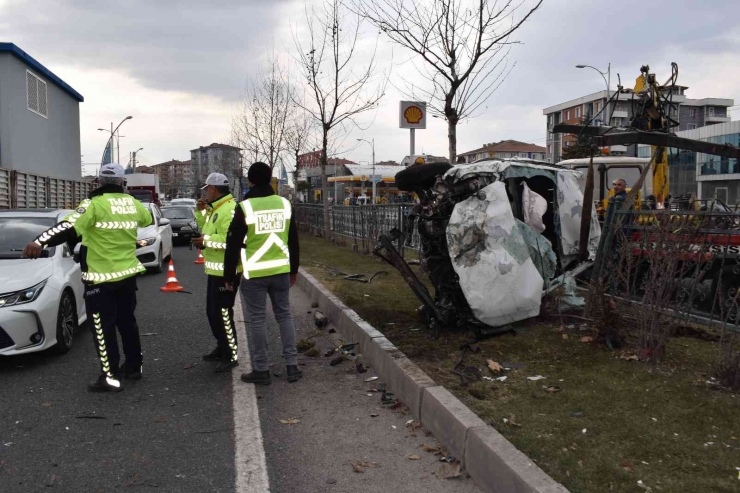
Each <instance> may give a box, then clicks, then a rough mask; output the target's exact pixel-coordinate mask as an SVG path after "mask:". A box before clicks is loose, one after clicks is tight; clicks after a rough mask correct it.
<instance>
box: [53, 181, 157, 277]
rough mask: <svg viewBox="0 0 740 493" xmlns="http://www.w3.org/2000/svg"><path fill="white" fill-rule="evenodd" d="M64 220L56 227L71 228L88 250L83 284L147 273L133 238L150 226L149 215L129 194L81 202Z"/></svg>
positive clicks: (106, 194)
mask: <svg viewBox="0 0 740 493" xmlns="http://www.w3.org/2000/svg"><path fill="white" fill-rule="evenodd" d="M64 221H66V223H65V222H62V223H61V224H60V225H58V226H57V227H68V226H67V224H69V225H71V227H73V228H74V229H75V232H76V233H77V234H78V235H79V236H82V244H83V245H84V246H86V247H87V255H86V257H85V261H86V262H85V263H86V264H87V271H86V272H83V273H82V280H83V281H86V282H88V283H92V284H100V283H103V282H115V281H120V280H123V279H126V278H128V277H132V276H135V275H137V274H138V273H140V272H144V271H145V270H146V269H145V268H144V266H143V265H141V263H140V262H139V260H138V259H137V258H136V237H137V232H138V228H144V227H146V226H149V225H150V224H151V223H152V215H151V213H150V212H149V209H147V208H146V207H144V205H143V204H142V203H141V202H139V201H138V200H136V199H135V198H134V197H132V196H131V195H127V194H125V193H104V194H102V195H97V196H95V197H93V198H92V199H86V200H83V201H82V202H81V203H80V205H79V206H78V207H77V209H76V210H75V211H74V212H73V213H71V214H69V215H68V216H67V217H66V218H65V219H64ZM52 229H53V228H52ZM43 236H44V235H43V234H42V235H41V236H40V237H39V241H40V242H42V243H43V241H44V238H43Z"/></svg>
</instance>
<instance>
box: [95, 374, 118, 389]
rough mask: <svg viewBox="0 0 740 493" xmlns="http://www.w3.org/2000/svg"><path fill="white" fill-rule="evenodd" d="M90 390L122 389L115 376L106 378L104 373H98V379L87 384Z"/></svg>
mask: <svg viewBox="0 0 740 493" xmlns="http://www.w3.org/2000/svg"><path fill="white" fill-rule="evenodd" d="M87 389H88V390H89V391H90V392H120V391H122V390H123V386H121V382H120V381H119V380H116V378H115V377H113V378H108V377H107V376H106V375H105V374H103V375H100V376H99V377H98V379H97V380H96V381H94V382H92V383H91V384H89V385H88V386H87Z"/></svg>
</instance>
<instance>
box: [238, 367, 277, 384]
mask: <svg viewBox="0 0 740 493" xmlns="http://www.w3.org/2000/svg"><path fill="white" fill-rule="evenodd" d="M242 382H247V383H253V384H255V385H270V384H271V383H272V377H271V376H270V371H269V370H267V371H257V370H252V371H251V372H249V373H242Z"/></svg>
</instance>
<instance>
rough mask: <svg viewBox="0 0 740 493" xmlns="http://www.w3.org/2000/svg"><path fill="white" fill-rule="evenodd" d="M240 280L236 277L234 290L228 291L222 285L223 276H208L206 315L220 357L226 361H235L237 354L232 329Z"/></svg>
mask: <svg viewBox="0 0 740 493" xmlns="http://www.w3.org/2000/svg"><path fill="white" fill-rule="evenodd" d="M240 280H241V278H240V277H237V279H236V281H234V290H233V291H229V290H227V289H226V287H225V285H224V284H225V283H224V278H223V277H218V276H208V289H207V295H206V315H207V316H208V323H209V324H210V325H211V332H213V337H215V338H216V341H217V342H218V349H219V352H220V353H221V359H222V360H226V361H236V359H237V354H238V346H237V340H236V330H235V329H234V302H235V301H236V295H237V293H238V292H239V282H240Z"/></svg>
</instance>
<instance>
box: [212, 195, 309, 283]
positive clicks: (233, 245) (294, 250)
mask: <svg viewBox="0 0 740 493" xmlns="http://www.w3.org/2000/svg"><path fill="white" fill-rule="evenodd" d="M270 195H275V191H274V190H273V189H272V187H271V186H270V185H258V186H256V187H252V188H251V189H250V190H249V192H248V193H247V194H246V195H245V196H244V200H247V199H256V198H260V197H269V196H270ZM291 217H292V218H295V210H293V211H292V213H291ZM246 237H247V223H246V221H245V220H244V209H243V208H242V207H241V205H239V207H237V208H236V209H235V211H234V219H233V220H232V221H231V226H229V232H228V233H227V235H226V254H225V256H224V281H225V282H234V280H235V279H236V278H237V276H238V275H239V274H237V272H236V268H237V266H238V265H239V258H240V257H241V249H242V248H244V240H245V238H246ZM288 253H289V255H290V273H291V274H297V273H298V265H299V260H300V247H299V245H298V228H297V227H296V225H295V220H291V221H290V227H289V228H288Z"/></svg>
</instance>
